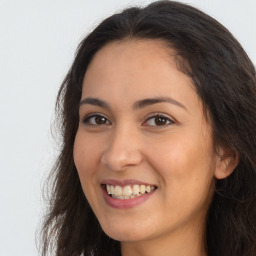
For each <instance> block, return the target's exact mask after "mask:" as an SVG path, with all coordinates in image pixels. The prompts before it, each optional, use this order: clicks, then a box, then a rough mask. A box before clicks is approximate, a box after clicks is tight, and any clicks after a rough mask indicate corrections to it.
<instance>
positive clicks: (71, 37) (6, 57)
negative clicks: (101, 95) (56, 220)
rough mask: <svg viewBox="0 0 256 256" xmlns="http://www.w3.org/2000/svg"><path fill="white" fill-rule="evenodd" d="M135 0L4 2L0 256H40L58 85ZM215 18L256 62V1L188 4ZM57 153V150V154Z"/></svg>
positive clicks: (0, 3) (0, 28)
mask: <svg viewBox="0 0 256 256" xmlns="http://www.w3.org/2000/svg"><path fill="white" fill-rule="evenodd" d="M149 2H152V1H129V0H94V1H90V0H73V1H71V0H70V1H68V0H66V1H65V0H42V1H39V0H0V255H1V256H14V255H15V256H16V255H19V256H20V255H22V256H23V255H24V256H35V255H38V253H37V249H36V246H35V232H36V229H37V226H38V225H39V221H40V218H41V216H42V211H43V201H42V198H41V188H42V180H43V178H44V177H45V176H46V173H47V172H48V171H49V169H50V167H51V165H52V162H53V159H54V152H55V150H54V148H55V145H54V140H53V139H52V137H51V133H50V124H51V122H52V120H53V118H54V102H55V97H56V94H57V90H58V87H59V85H60V83H61V81H62V79H63V78H64V75H65V73H66V72H67V70H68V68H69V66H70V64H71V62H72V59H73V55H74V52H75V49H76V47H77V45H78V43H79V41H80V40H81V39H82V37H83V36H84V35H85V34H86V33H88V31H90V30H91V29H92V28H93V27H94V26H95V25H96V24H97V23H98V22H99V21H100V20H102V19H103V18H104V17H106V16H108V15H110V14H112V13H113V12H115V11H117V10H120V9H122V7H126V6H129V5H134V4H140V5H142V4H146V3H149ZM182 2H186V3H191V4H192V5H194V6H196V7H199V8H200V9H202V10H203V11H206V12H207V13H208V14H210V15H212V16H213V17H215V18H217V19H218V20H219V21H220V22H221V23H223V24H224V25H225V26H226V27H227V28H228V29H230V31H231V32H232V33H233V34H234V35H235V36H236V37H237V39H238V40H239V41H240V42H241V44H242V45H243V46H244V48H245V50H246V51H247V53H248V55H249V56H250V57H251V59H252V60H253V61H254V63H256V47H255V46H256V33H255V32H256V29H255V27H256V12H255V11H256V1H255V0H244V1H241V0H187V1H182ZM55 153H56V152H55Z"/></svg>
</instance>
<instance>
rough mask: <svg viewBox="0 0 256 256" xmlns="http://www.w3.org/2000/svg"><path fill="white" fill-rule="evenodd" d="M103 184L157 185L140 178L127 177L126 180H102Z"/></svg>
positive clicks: (121, 185)
mask: <svg viewBox="0 0 256 256" xmlns="http://www.w3.org/2000/svg"><path fill="white" fill-rule="evenodd" d="M101 184H102V185H105V184H108V185H113V186H120V187H124V186H127V185H145V186H148V185H150V186H155V187H157V186H156V185H154V184H152V183H147V182H143V181H140V180H134V179H126V180H115V179H104V180H102V182H101Z"/></svg>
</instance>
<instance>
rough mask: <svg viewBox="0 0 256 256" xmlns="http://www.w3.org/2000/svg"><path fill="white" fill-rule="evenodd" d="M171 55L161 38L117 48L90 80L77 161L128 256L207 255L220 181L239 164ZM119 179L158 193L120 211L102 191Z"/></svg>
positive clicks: (109, 230) (108, 228)
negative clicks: (219, 142)
mask: <svg viewBox="0 0 256 256" xmlns="http://www.w3.org/2000/svg"><path fill="white" fill-rule="evenodd" d="M174 54H175V52H174V51H173V50H172V49H169V48H167V47H166V46H165V45H164V44H163V43H162V42H159V41H156V40H125V41H120V42H112V43H110V44H108V45H106V46H105V47H103V48H102V49H101V50H99V51H98V52H97V53H96V55H95V56H94V58H93V60H92V62H91V63H90V65H89V67H88V70H87V72H86V74H85V77H84V82H83V90H82V97H81V106H80V112H79V115H80V125H79V128H78V131H77V135H76V139H75V145H74V160H75V164H76V167H77V170H78V174H79V177H80V180H81V184H82V187H83V190H84V193H85V196H86V197H87V199H88V202H89V203H90V205H91V207H92V210H93V211H94V213H95V215H96V217H97V218H98V220H99V222H100V224H101V226H102V228H103V230H104V231H105V232H106V234H108V235H109V236H110V237H112V238H113V239H115V240H118V241H121V249H122V255H123V256H136V255H140V256H151V255H152V256H153V255H154V256H155V255H158V256H162V255H163V256H166V255H173V256H188V255H189V256H205V255H206V253H205V250H204V242H203V241H204V230H205V221H206V213H207V210H208V207H209V204H210V202H211V199H212V195H213V191H214V182H215V179H216V178H225V177H227V176H228V175H229V174H230V173H231V172H232V171H233V169H234V167H235V165H236V159H231V158H228V157H227V158H220V157H219V156H218V155H217V154H216V153H215V150H214V148H213V141H212V128H211V124H210V123H209V122H208V121H206V119H205V116H204V113H203V107H202V103H201V100H200V99H199V97H198V96H197V94H196V92H195V89H194V86H193V84H192V81H191V79H190V78H189V77H187V76H186V75H185V74H183V73H182V72H180V71H179V70H178V69H177V67H176V63H175V59H174V57H173V55H174ZM219 153H220V154H222V155H224V154H225V150H224V149H222V148H219ZM106 180H111V181H110V182H109V181H107V182H106ZM112 180H114V183H117V184H126V185H127V183H129V181H130V180H132V181H135V183H136V182H137V183H139V184H138V185H141V184H150V185H152V186H154V188H155V190H154V191H153V193H150V194H148V197H147V200H142V201H141V202H139V203H134V205H133V206H132V207H130V206H129V207H126V208H122V207H123V206H122V203H123V202H121V201H118V200H125V199H115V200H114V199H113V198H111V196H109V195H108V194H107V192H106V191H105V187H106V186H105V185H106V184H107V183H108V182H109V183H111V182H112ZM104 191H105V192H104ZM106 198H107V200H106ZM141 198H143V197H141ZM144 198H146V197H144ZM113 201H115V203H116V202H117V204H116V205H117V206H114V207H113V204H111V202H113ZM135 201H136V200H135ZM135 201H134V202H135ZM109 202H110V203H109ZM120 202H121V203H120ZM136 202H137V201H136ZM120 205H121V206H122V207H119V206H120ZM124 205H125V203H124ZM126 206H127V205H126Z"/></svg>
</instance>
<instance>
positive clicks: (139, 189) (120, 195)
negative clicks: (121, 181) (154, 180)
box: [106, 184, 155, 199]
mask: <svg viewBox="0 0 256 256" xmlns="http://www.w3.org/2000/svg"><path fill="white" fill-rule="evenodd" d="M106 190H107V193H108V194H110V195H111V196H112V197H113V198H117V199H132V198H135V197H139V196H141V195H143V194H145V193H150V192H152V191H153V190H155V186H152V185H151V186H150V185H147V186H145V185H133V186H130V185H128V186H125V187H123V188H122V187H121V186H114V185H109V184H106Z"/></svg>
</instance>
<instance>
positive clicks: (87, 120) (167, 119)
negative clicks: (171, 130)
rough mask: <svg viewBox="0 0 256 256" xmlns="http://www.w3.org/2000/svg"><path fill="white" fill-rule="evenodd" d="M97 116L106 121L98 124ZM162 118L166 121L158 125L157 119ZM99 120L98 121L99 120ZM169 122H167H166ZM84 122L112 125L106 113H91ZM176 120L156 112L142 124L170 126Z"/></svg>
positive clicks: (91, 124)
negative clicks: (151, 122) (152, 121)
mask: <svg viewBox="0 0 256 256" xmlns="http://www.w3.org/2000/svg"><path fill="white" fill-rule="evenodd" d="M93 118H94V121H93V123H91V121H92V119H93ZM96 118H99V120H100V119H101V120H102V121H103V122H105V123H98V124H97V120H96ZM157 118H158V119H160V121H165V123H164V124H159V125H157V124H156V119H157ZM153 119H155V121H154V123H155V125H152V124H151V125H147V124H146V123H147V122H149V121H150V120H153ZM99 120H98V121H99ZM166 122H167V123H166ZM82 123H83V124H85V125H88V126H101V125H111V122H110V121H109V120H108V118H107V117H105V116H104V115H102V114H90V115H88V116H86V117H85V118H84V119H83V120H82ZM174 123H175V121H174V120H172V119H171V118H169V117H167V116H165V115H163V114H161V113H156V114H154V115H152V116H150V117H148V118H147V119H146V120H145V121H144V122H143V123H142V126H159V127H165V126H168V125H172V124H174Z"/></svg>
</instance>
